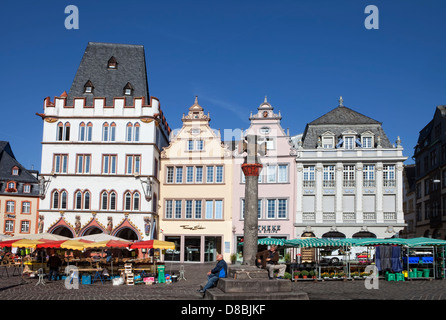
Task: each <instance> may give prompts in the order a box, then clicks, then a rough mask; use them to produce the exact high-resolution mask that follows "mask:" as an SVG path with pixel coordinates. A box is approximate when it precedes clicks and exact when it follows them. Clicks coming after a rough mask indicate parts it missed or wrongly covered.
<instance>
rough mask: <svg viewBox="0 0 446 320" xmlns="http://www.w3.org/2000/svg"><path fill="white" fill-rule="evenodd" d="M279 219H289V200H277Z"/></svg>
mask: <svg viewBox="0 0 446 320" xmlns="http://www.w3.org/2000/svg"><path fill="white" fill-rule="evenodd" d="M277 202H278V203H277V218H279V219H283V218H286V217H287V200H286V199H279V200H277Z"/></svg>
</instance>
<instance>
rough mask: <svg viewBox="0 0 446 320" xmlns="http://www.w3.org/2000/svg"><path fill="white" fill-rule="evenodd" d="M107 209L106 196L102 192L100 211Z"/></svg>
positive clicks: (105, 193)
mask: <svg viewBox="0 0 446 320" xmlns="http://www.w3.org/2000/svg"><path fill="white" fill-rule="evenodd" d="M107 207H108V194H107V192H106V191H103V192H102V194H101V209H102V210H107Z"/></svg>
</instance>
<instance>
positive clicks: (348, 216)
mask: <svg viewBox="0 0 446 320" xmlns="http://www.w3.org/2000/svg"><path fill="white" fill-rule="evenodd" d="M342 219H343V221H344V222H347V223H348V222H351V223H352V222H356V214H355V213H354V212H344V213H343V214H342Z"/></svg>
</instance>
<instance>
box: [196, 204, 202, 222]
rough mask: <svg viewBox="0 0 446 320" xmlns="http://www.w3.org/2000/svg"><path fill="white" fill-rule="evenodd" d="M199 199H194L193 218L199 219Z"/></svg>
mask: <svg viewBox="0 0 446 320" xmlns="http://www.w3.org/2000/svg"><path fill="white" fill-rule="evenodd" d="M201 216H202V215H201V200H195V219H201Z"/></svg>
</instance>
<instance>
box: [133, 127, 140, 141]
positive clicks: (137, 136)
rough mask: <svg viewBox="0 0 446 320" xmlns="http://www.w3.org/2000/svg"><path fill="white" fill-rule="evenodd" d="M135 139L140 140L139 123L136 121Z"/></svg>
mask: <svg viewBox="0 0 446 320" xmlns="http://www.w3.org/2000/svg"><path fill="white" fill-rule="evenodd" d="M133 141H139V123H135V126H134V129H133Z"/></svg>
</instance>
